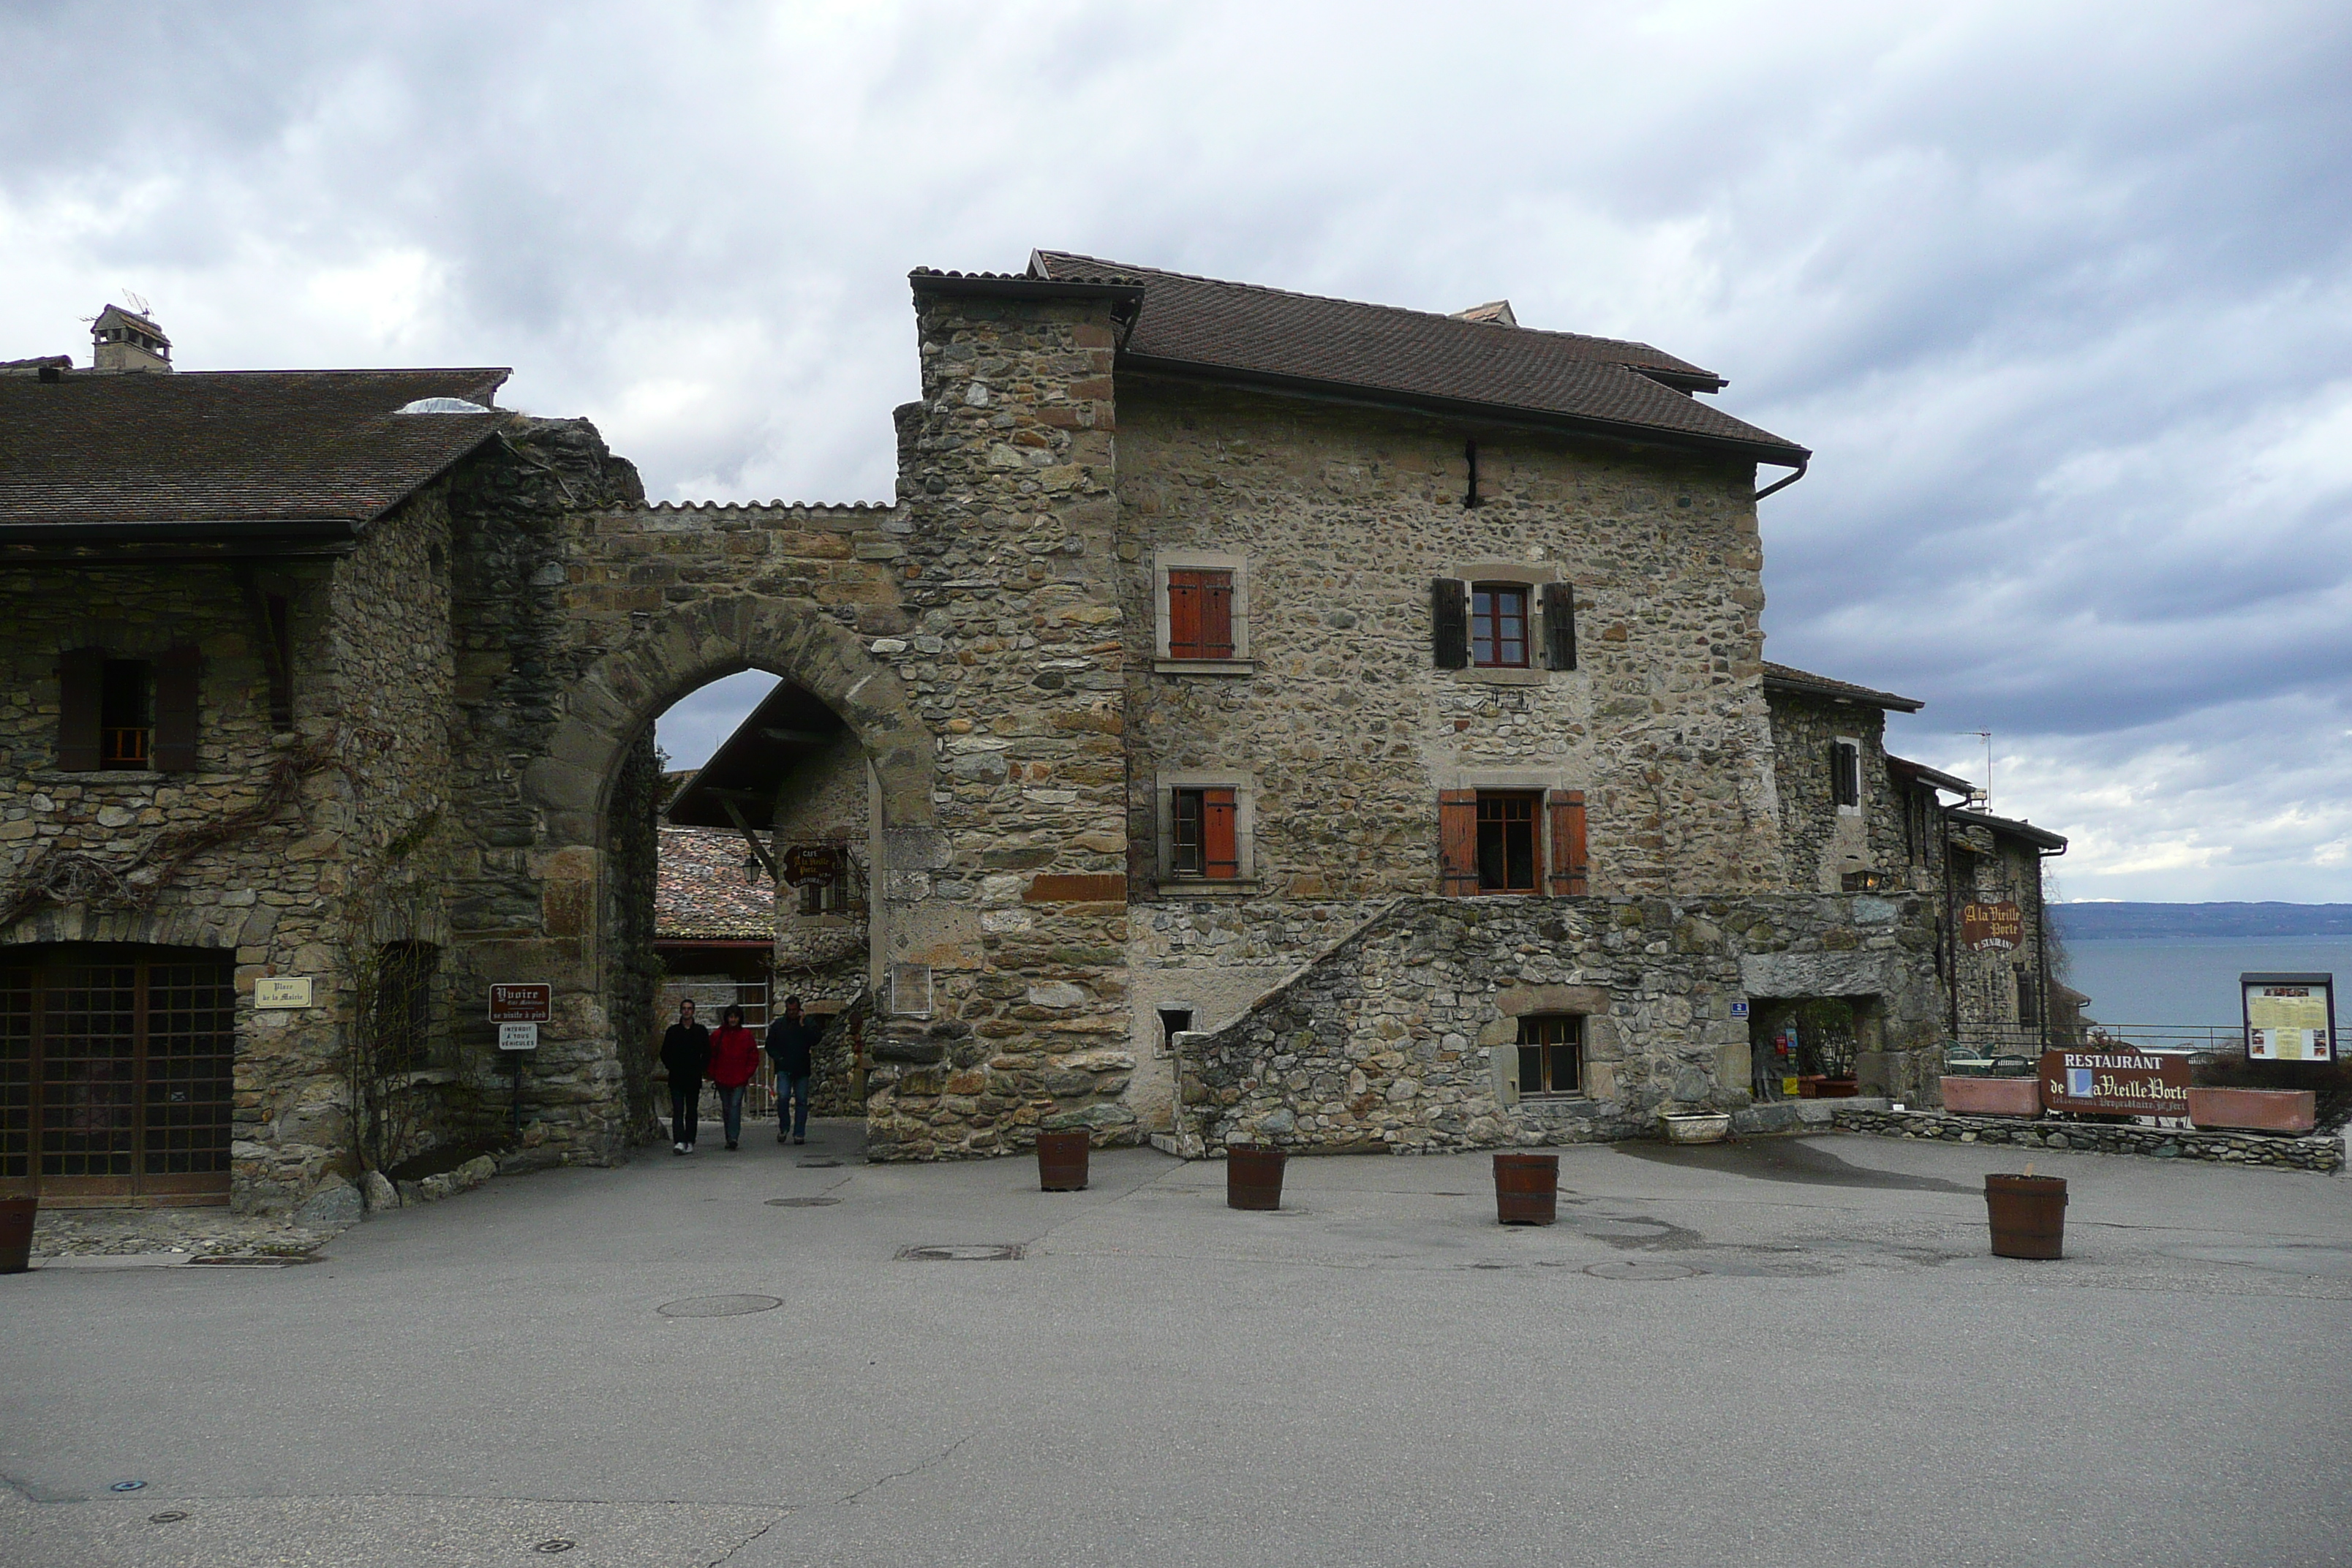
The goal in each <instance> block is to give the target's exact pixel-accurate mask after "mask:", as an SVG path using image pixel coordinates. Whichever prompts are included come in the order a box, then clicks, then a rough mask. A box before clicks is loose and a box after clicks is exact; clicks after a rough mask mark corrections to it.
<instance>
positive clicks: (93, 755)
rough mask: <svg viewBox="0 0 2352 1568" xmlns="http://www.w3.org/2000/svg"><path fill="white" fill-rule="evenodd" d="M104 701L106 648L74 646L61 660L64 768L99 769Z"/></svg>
mask: <svg viewBox="0 0 2352 1568" xmlns="http://www.w3.org/2000/svg"><path fill="white" fill-rule="evenodd" d="M105 704H106V650H105V649H104V648H97V647H78V648H74V649H72V650H71V651H69V652H68V653H67V654H66V655H65V656H64V657H63V658H59V659H58V767H59V768H61V769H62V770H64V771H65V772H67V773H96V772H98V758H99V730H100V715H101V714H102V713H103V712H104V710H105Z"/></svg>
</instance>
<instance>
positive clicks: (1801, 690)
mask: <svg viewBox="0 0 2352 1568" xmlns="http://www.w3.org/2000/svg"><path fill="white" fill-rule="evenodd" d="M1764 689H1765V690H1767V691H1788V692H1793V693H1795V694H1797V695H1798V696H1801V697H1830V698H1840V697H1842V698H1843V699H1845V700H1847V701H1848V702H1861V703H1866V704H1867V705H1869V706H1870V707H1873V708H1892V709H1894V710H1895V711H1896V712H1898V713H1916V712H1917V711H1919V710H1920V709H1922V708H1925V707H1926V706H1927V704H1926V703H1925V702H1922V701H1920V700H1918V699H1916V698H1914V697H1897V696H1895V693H1893V692H1892V691H1874V690H1873V689H1871V688H1869V687H1867V686H1856V685H1855V684H1853V682H1852V681H1850V680H1832V679H1830V678H1829V677H1828V676H1826V675H1812V674H1809V673H1807V672H1806V671H1804V670H1801V669H1791V668H1789V667H1788V666H1787V665H1785V664H1770V663H1768V664H1766V665H1765V666H1764Z"/></svg>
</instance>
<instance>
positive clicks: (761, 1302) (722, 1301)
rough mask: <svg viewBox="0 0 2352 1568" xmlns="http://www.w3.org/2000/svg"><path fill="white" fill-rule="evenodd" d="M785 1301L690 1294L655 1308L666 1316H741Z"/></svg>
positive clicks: (779, 1304) (769, 1297) (770, 1298)
mask: <svg viewBox="0 0 2352 1568" xmlns="http://www.w3.org/2000/svg"><path fill="white" fill-rule="evenodd" d="M782 1305H783V1303H782V1301H780V1300H777V1299H776V1298H775V1297H773V1296H689V1297H688V1298H687V1299H686V1300H683V1301H671V1302H669V1303H667V1305H664V1306H659V1307H656V1308H655V1309H654V1310H655V1311H656V1312H659V1313H660V1314H661V1315H662V1316H663V1317H665V1318H740V1317H741V1316H742V1315H743V1314H744V1313H746V1312H765V1311H770V1310H773V1309H775V1308H777V1307H781V1306H782Z"/></svg>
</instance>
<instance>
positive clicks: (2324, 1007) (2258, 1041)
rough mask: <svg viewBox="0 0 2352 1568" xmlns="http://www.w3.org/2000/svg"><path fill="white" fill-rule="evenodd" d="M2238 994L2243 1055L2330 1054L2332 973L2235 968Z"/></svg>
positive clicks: (2289, 1058)
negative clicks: (2238, 971) (2243, 1020)
mask: <svg viewBox="0 0 2352 1568" xmlns="http://www.w3.org/2000/svg"><path fill="white" fill-rule="evenodd" d="M2238 994H2239V997H2240V999H2241V1001H2242V1004H2243V1006H2244V1009H2245V1016H2246V1059H2247V1060H2249V1061H2257V1062H2332V1061H2334V1060H2335V1059H2336V976H2335V975H2333V974H2270V973H2251V974H2241V975H2239V976H2238Z"/></svg>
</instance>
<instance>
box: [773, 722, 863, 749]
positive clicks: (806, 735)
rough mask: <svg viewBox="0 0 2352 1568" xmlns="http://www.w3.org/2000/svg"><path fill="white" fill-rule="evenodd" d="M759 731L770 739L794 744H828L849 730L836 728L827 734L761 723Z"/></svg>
mask: <svg viewBox="0 0 2352 1568" xmlns="http://www.w3.org/2000/svg"><path fill="white" fill-rule="evenodd" d="M760 733H761V734H762V735H765V736H766V737H767V738H768V739H769V740H771V741H783V742H789V743H791V744H793V745H796V746H830V745H832V744H833V743H834V742H835V741H838V740H840V739H841V738H842V737H843V736H844V735H845V734H847V733H849V731H846V730H836V731H834V732H833V733H832V734H830V735H828V734H826V733H824V731H821V730H772V729H770V728H769V727H768V726H767V725H765V724H762V725H761V726H760Z"/></svg>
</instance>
